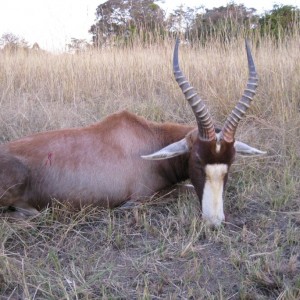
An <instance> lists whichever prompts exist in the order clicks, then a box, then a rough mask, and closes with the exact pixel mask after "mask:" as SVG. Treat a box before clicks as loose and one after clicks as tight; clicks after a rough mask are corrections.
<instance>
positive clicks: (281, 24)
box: [259, 5, 300, 39]
mask: <svg viewBox="0 0 300 300" xmlns="http://www.w3.org/2000/svg"><path fill="white" fill-rule="evenodd" d="M299 21H300V10H299V9H297V8H296V7H295V6H292V5H274V6H273V9H272V10H271V11H270V12H267V13H266V14H265V15H264V16H263V17H261V18H260V19H259V25H260V33H261V35H262V36H266V35H272V36H274V37H275V38H276V39H279V38H280V37H281V36H282V35H283V34H287V33H291V32H292V31H293V28H294V25H295V24H299Z"/></svg>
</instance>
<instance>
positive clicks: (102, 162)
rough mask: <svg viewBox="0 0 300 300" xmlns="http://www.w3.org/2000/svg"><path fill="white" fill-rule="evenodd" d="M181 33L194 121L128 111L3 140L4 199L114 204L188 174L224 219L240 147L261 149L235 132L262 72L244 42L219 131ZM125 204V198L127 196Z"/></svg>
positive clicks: (25, 211)
mask: <svg viewBox="0 0 300 300" xmlns="http://www.w3.org/2000/svg"><path fill="white" fill-rule="evenodd" d="M178 45H179V41H178V40H177V41H176V45H175V49H174V57H173V69H174V75H175V79H176V81H177V82H178V84H179V86H180V88H181V90H182V92H183V94H184V95H185V98H186V99H187V101H188V102H189V104H190V105H191V107H192V110H193V112H194V114H195V117H196V121H197V125H198V126H197V127H195V126H188V125H181V124H174V123H164V124H159V123H155V122H151V121H147V120H145V119H144V118H142V117H139V116H136V115H133V114H131V113H129V112H126V111H123V112H119V113H115V114H112V115H110V116H108V117H106V118H105V119H104V120H102V121H100V122H98V123H96V124H93V125H90V126H88V127H85V128H74V129H63V130H56V131H48V132H43V133H38V134H34V135H31V136H28V137H24V138H21V139H19V140H16V141H11V142H8V143H6V144H2V145H1V146H0V206H1V207H9V208H14V210H15V211H14V213H16V212H17V213H18V216H27V215H31V214H35V213H37V212H38V210H40V209H42V208H44V207H46V206H49V205H51V202H52V199H56V200H58V201H60V202H62V203H69V205H72V206H73V207H75V208H80V207H82V206H86V205H95V206H101V207H116V206H120V205H122V204H125V203H127V202H128V201H130V202H135V201H139V199H141V198H142V197H147V196H150V195H152V194H153V193H155V192H156V191H159V190H161V189H164V188H166V187H168V186H171V185H174V184H176V183H178V182H180V181H183V180H186V179H187V178H190V179H191V181H192V183H193V185H194V187H195V190H196V193H197V195H198V198H199V200H200V204H202V214H203V218H204V219H205V220H206V221H207V222H208V223H209V224H212V225H219V224H220V223H221V222H222V221H223V220H224V212H223V189H224V186H225V183H226V181H227V176H228V171H229V168H230V165H231V164H232V162H233V160H234V156H235V152H239V153H246V154H262V153H263V152H262V151H260V150H258V149H255V148H253V147H250V146H248V145H246V144H244V143H241V142H237V141H235V140H234V135H235V131H236V128H237V126H238V123H239V121H240V120H241V119H242V117H243V115H244V114H245V112H246V110H247V109H248V107H249V106H250V103H251V101H252V98H253V96H254V94H255V90H256V87H257V75H256V71H255V66H254V62H253V59H252V55H251V52H250V49H249V46H248V43H247V42H246V51H247V57H248V68H249V79H248V83H247V88H246V89H245V91H244V94H243V96H242V98H241V100H240V101H239V102H238V104H237V105H236V106H235V108H234V110H233V111H232V112H231V113H230V115H229V116H228V118H227V120H226V122H225V124H224V126H223V128H222V129H221V130H219V131H217V130H216V129H215V127H214V124H213V122H212V119H211V116H210V114H209V112H208V110H207V108H206V106H205V104H204V102H203V101H202V100H201V99H200V97H199V96H198V95H197V93H196V91H195V90H194V88H193V87H192V86H191V85H190V84H189V82H188V81H187V79H186V78H185V77H184V75H183V73H182V72H181V70H180V68H179V64H178ZM125 205H126V204H125Z"/></svg>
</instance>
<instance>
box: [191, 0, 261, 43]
mask: <svg viewBox="0 0 300 300" xmlns="http://www.w3.org/2000/svg"><path fill="white" fill-rule="evenodd" d="M255 11H256V10H255V9H254V8H246V7H245V6H244V5H243V4H239V5H237V4H234V3H230V4H228V5H227V6H220V7H218V8H213V9H206V12H205V13H203V14H198V15H197V16H196V18H195V20H194V23H193V25H192V28H191V31H190V32H189V36H190V37H191V38H192V39H197V40H200V41H201V42H207V41H208V40H215V39H218V38H220V39H221V40H222V41H227V40H229V39H232V38H235V37H237V36H239V35H240V33H241V32H248V31H250V30H251V28H252V27H253V24H255V23H256V22H257V16H256V15H255Z"/></svg>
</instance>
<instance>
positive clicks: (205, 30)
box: [90, 0, 300, 47]
mask: <svg viewBox="0 0 300 300" xmlns="http://www.w3.org/2000/svg"><path fill="white" fill-rule="evenodd" d="M96 15H97V23H96V24H94V25H92V26H91V29H90V32H91V33H92V34H93V44H94V46H96V47H103V46H107V45H109V46H111V45H114V46H119V45H131V46H132V44H133V43H134V42H137V41H138V42H140V43H142V44H149V43H153V42H157V41H162V40H165V38H166V36H173V35H177V34H178V35H180V36H184V37H185V39H187V40H188V41H190V42H192V43H194V42H197V43H198V42H200V43H202V44H206V43H207V42H210V41H214V40H219V41H221V42H222V43H228V42H230V41H232V40H235V39H237V38H238V37H241V36H243V37H249V36H253V37H255V39H259V38H260V37H265V36H269V37H271V38H276V39H277V40H278V39H279V38H280V37H284V36H286V35H287V34H290V33H292V32H295V29H296V28H299V16H300V10H299V9H298V8H296V7H294V6H291V5H274V7H273V9H272V10H271V11H268V12H265V13H264V14H263V15H262V16H259V15H257V14H256V10H255V9H254V8H248V7H246V6H245V5H243V4H235V3H234V2H230V3H229V4H227V5H226V6H220V7H215V8H213V9H205V8H204V7H203V6H199V7H186V6H183V5H180V6H179V7H178V8H177V9H175V10H174V11H173V12H172V13H171V14H169V15H168V16H166V13H165V12H164V11H163V10H162V9H161V8H160V6H159V5H158V4H156V3H154V1H153V0H137V1H127V0H109V1H106V2H105V3H103V4H101V5H99V6H98V8H97V11H96Z"/></svg>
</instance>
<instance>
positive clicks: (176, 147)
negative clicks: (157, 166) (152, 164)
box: [141, 138, 190, 160]
mask: <svg viewBox="0 0 300 300" xmlns="http://www.w3.org/2000/svg"><path fill="white" fill-rule="evenodd" d="M189 151H190V147H189V144H188V142H187V140H186V138H184V139H182V140H180V141H178V142H175V143H173V144H170V145H168V146H166V147H164V148H162V149H160V150H158V151H156V152H154V153H152V154H149V155H142V156H141V157H142V158H143V159H148V160H161V159H167V158H171V157H175V156H179V155H181V154H184V153H188V152H189Z"/></svg>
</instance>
